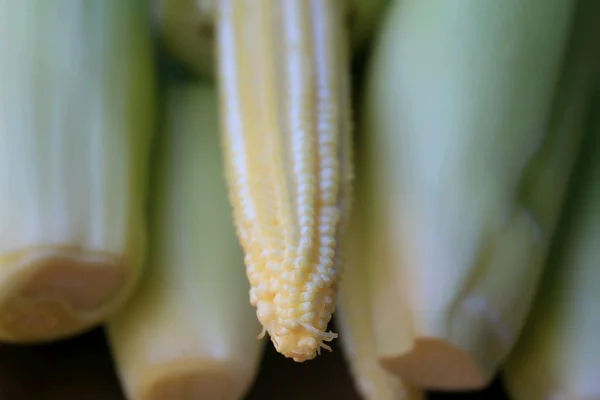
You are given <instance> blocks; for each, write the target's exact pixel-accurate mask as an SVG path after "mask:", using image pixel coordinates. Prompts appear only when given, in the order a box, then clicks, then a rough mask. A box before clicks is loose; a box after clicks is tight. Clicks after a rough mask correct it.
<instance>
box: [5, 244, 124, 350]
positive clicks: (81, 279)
mask: <svg viewBox="0 0 600 400" xmlns="http://www.w3.org/2000/svg"><path fill="white" fill-rule="evenodd" d="M2 263H3V264H5V266H6V267H7V271H11V272H8V273H6V274H3V275H4V277H3V278H4V279H2V280H1V281H2V286H1V288H0V293H2V296H0V315H1V316H2V317H1V318H0V338H1V339H2V340H5V341H10V342H37V341H45V340H53V339H60V338H63V337H67V336H71V335H75V334H78V333H80V332H83V331H85V330H87V329H90V328H92V327H93V326H95V325H96V324H98V323H100V322H101V321H102V320H103V319H104V318H105V317H107V316H108V315H109V314H111V313H112V311H113V310H115V309H116V308H117V306H118V305H119V304H120V303H121V302H122V301H123V300H124V299H125V297H126V296H125V294H126V292H127V291H128V286H131V285H128V282H129V281H130V280H129V279H128V278H127V277H126V276H125V274H126V273H127V271H128V270H129V268H128V265H127V262H125V260H124V259H122V258H120V257H117V256H113V255H110V254H103V253H99V252H90V251H85V250H81V249H68V248H52V247H50V248H34V249H27V250H24V251H21V252H19V253H17V254H13V255H10V256H7V257H6V256H5V257H3V258H2Z"/></svg>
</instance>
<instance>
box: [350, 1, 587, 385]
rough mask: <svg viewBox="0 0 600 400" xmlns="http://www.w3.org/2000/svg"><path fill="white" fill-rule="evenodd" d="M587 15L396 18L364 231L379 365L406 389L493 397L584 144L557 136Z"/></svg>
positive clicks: (446, 6)
mask: <svg viewBox="0 0 600 400" xmlns="http://www.w3.org/2000/svg"><path fill="white" fill-rule="evenodd" d="M574 8H575V2H572V1H568V0H553V1H545V0H544V1H537V2H536V1H529V2H522V1H519V0H514V1H513V0H508V1H503V2H496V1H493V0H484V1H479V0H477V1H475V0H473V1H463V0H456V1H446V2H443V3H442V2H436V1H429V0H414V1H413V0H405V1H397V2H394V3H393V4H392V5H391V6H390V8H389V11H388V13H387V14H386V17H385V21H384V22H383V26H382V32H381V35H380V36H379V37H378V38H377V39H376V43H375V49H374V53H373V59H372V60H371V62H372V63H371V66H370V71H369V73H368V76H367V78H366V79H367V82H366V85H367V86H368V88H367V92H366V94H365V95H364V96H363V98H362V99H361V101H363V102H364V106H365V107H366V110H365V114H363V118H364V119H363V120H362V121H359V124H362V126H361V129H364V130H365V133H364V134H365V135H366V137H367V138H368V139H367V140H369V141H371V143H370V144H369V148H370V151H371V155H370V157H369V160H370V161H371V163H372V166H371V167H372V168H373V170H372V171H373V172H372V173H371V175H370V178H371V179H373V186H372V188H373V189H372V190H370V191H369V192H368V194H367V195H368V196H369V197H370V198H371V199H370V202H369V203H368V205H367V206H366V207H367V208H368V210H369V214H370V215H369V218H370V219H371V221H372V226H371V229H370V230H368V231H367V232H365V233H364V234H365V237H369V238H370V239H369V242H370V243H372V245H373V246H374V247H375V249H373V250H370V252H371V254H372V256H371V257H372V258H371V259H369V260H368V261H366V262H367V263H369V268H370V271H371V273H372V274H373V279H372V281H373V284H374V288H373V290H372V296H373V300H372V307H373V312H372V315H373V324H374V331H375V339H374V341H375V343H376V347H377V353H378V356H379V360H380V362H381V363H382V365H383V366H384V367H385V368H387V369H388V370H390V371H392V372H394V373H396V374H398V375H399V376H401V377H403V378H404V379H405V380H406V381H407V382H409V383H412V384H415V385H418V386H422V387H424V388H428V389H438V390H473V389H477V388H483V387H485V386H487V385H488V384H489V383H490V381H491V379H492V377H493V376H494V375H495V373H496V372H497V370H498V368H499V367H500V363H501V362H502V361H503V360H504V359H505V358H506V356H507V355H508V353H509V352H510V351H511V349H512V347H513V345H514V343H515V341H516V339H517V338H518V336H519V334H520V331H521V327H522V325H523V324H524V322H525V318H526V316H527V312H528V309H529V307H530V303H531V301H532V300H533V297H534V293H535V289H536V287H537V282H538V279H539V277H540V275H541V270H542V265H543V261H544V258H545V253H546V249H547V247H548V245H549V243H550V240H551V237H552V234H553V231H554V225H555V222H556V220H557V217H558V216H559V213H560V206H561V199H562V197H563V193H564V191H565V187H566V183H567V180H568V176H569V173H568V172H569V170H570V169H571V164H572V162H573V160H574V158H575V154H576V150H577V149H578V146H579V142H580V136H581V135H580V132H579V131H578V130H574V131H564V130H555V129H548V121H549V118H550V113H551V104H552V99H553V97H554V94H555V91H556V89H555V87H556V83H557V80H558V78H559V75H560V70H561V66H562V63H563V59H564V56H565V52H566V48H567V44H568V39H569V36H570V31H571V29H570V27H571V25H572V19H573V18H572V15H573V11H574ZM557 142H559V143H561V144H562V146H561V147H560V148H558V147H555V146H554V144H555V143H557ZM545 176H552V181H551V183H550V184H546V182H544V181H541V179H543V178H544V177H545ZM373 237H375V239H372V238H373Z"/></svg>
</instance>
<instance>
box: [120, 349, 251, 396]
mask: <svg viewBox="0 0 600 400" xmlns="http://www.w3.org/2000/svg"><path fill="white" fill-rule="evenodd" d="M241 370H242V368H240V366H239V365H236V363H235V362H228V361H225V360H223V361H215V360H214V359H212V358H211V359H202V358H190V359H188V360H181V359H180V360H176V361H173V362H170V363H165V364H160V365H156V366H154V367H153V368H151V369H149V370H147V371H145V372H144V375H143V376H142V377H141V381H140V385H139V387H138V388H137V390H136V391H135V392H134V393H131V398H133V399H138V400H164V399H233V398H236V397H237V396H239V395H240V393H238V391H239V390H240V386H239V384H238V382H240V381H248V379H247V378H246V377H245V376H238V375H240V373H238V372H237V371H241ZM243 389H244V390H245V389H246V388H243Z"/></svg>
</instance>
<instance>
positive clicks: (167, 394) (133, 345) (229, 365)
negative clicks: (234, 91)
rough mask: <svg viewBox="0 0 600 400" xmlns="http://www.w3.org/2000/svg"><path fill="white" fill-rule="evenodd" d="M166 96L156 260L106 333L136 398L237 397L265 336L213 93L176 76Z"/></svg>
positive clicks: (153, 258)
mask: <svg viewBox="0 0 600 400" xmlns="http://www.w3.org/2000/svg"><path fill="white" fill-rule="evenodd" d="M166 96H167V97H166V107H167V108H166V119H165V129H166V131H165V133H164V135H163V136H162V143H161V147H160V156H159V160H158V165H157V170H156V174H155V176H156V178H157V179H156V181H155V187H154V189H153V193H154V196H153V201H154V204H153V206H152V217H153V218H152V220H151V221H152V225H153V226H152V228H153V229H152V232H153V235H152V237H151V240H152V246H151V262H150V265H149V266H148V268H147V270H146V273H145V274H144V276H143V279H142V281H141V282H140V285H139V288H138V289H137V291H136V293H135V295H134V296H133V298H132V300H131V301H129V302H128V303H127V305H126V306H125V307H124V308H123V309H122V310H121V311H120V312H119V313H118V314H117V315H116V316H115V318H114V319H113V320H112V321H110V324H109V337H110V340H111V345H112V348H113V351H114V355H115V359H116V362H117V366H118V369H119V371H120V375H121V380H122V382H123V385H124V387H125V389H126V392H127V394H128V397H129V398H130V399H137V400H150V399H156V400H167V399H177V400H187V399H189V400H192V399H205V400H212V399H215V400H217V399H238V398H241V396H243V394H244V392H245V391H246V390H247V388H248V387H249V385H250V384H251V382H252V380H253V378H254V375H255V373H256V371H257V366H258V365H257V364H258V361H259V357H260V353H261V351H260V350H261V348H262V347H263V346H262V344H264V342H259V341H257V340H256V338H255V334H254V332H255V331H256V330H258V329H259V327H260V326H259V324H258V322H257V321H256V318H254V316H253V315H252V308H251V306H250V304H248V299H247V291H248V289H249V285H248V282H247V280H246V279H245V277H244V275H243V254H242V251H241V249H240V246H239V243H238V241H237V238H236V236H235V231H234V229H233V223H232V221H231V213H230V208H229V205H228V202H227V191H226V187H225V182H224V179H223V174H222V161H221V153H220V151H219V150H220V147H219V133H218V117H217V99H216V90H215V89H214V88H213V87H212V86H211V85H207V84H197V83H178V84H176V83H171V84H170V85H169V86H168V87H167V91H166Z"/></svg>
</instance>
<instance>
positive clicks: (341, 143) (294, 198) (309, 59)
mask: <svg viewBox="0 0 600 400" xmlns="http://www.w3.org/2000/svg"><path fill="white" fill-rule="evenodd" d="M342 15H343V8H342V3H341V2H337V1H318V0H313V1H307V0H289V1H278V0H260V1H256V0H223V1H220V2H219V6H218V9H217V19H218V34H217V37H218V48H219V75H220V91H221V105H222V110H223V113H222V127H223V129H222V132H223V135H222V137H223V146H224V151H225V154H226V172H227V180H228V184H229V193H230V201H231V203H232V204H233V211H234V217H235V224H236V226H237V230H238V236H239V239H240V241H241V243H242V247H243V249H244V251H245V262H246V267H247V276H248V279H249V281H250V284H251V286H252V288H251V290H250V301H251V303H252V304H253V305H254V306H256V308H257V317H258V319H259V321H260V322H261V323H262V325H263V334H264V333H265V332H268V333H269V335H270V336H271V340H272V341H273V343H274V345H275V347H276V348H277V350H278V351H279V352H280V353H282V354H284V355H285V356H287V357H291V358H293V359H294V360H296V361H305V360H309V359H312V358H314V357H315V355H316V354H317V353H318V352H319V351H320V348H322V347H323V348H328V346H327V345H326V344H325V343H324V341H330V340H332V339H333V338H334V337H336V335H335V334H333V333H331V332H326V329H327V324H328V322H329V320H330V319H331V315H332V313H333V311H334V308H335V307H334V304H335V298H336V294H337V285H338V280H339V277H340V265H339V263H338V262H337V257H336V251H337V248H338V245H339V243H338V241H339V234H340V232H341V231H342V230H343V228H344V223H345V220H346V218H347V213H348V208H349V197H350V183H351V166H350V158H351V154H350V146H349V145H350V125H349V87H348V86H349V85H348V71H347V68H348V67H347V64H348V63H347V55H346V43H345V39H346V35H345V31H344V29H343V24H342V21H341V16H342Z"/></svg>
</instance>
